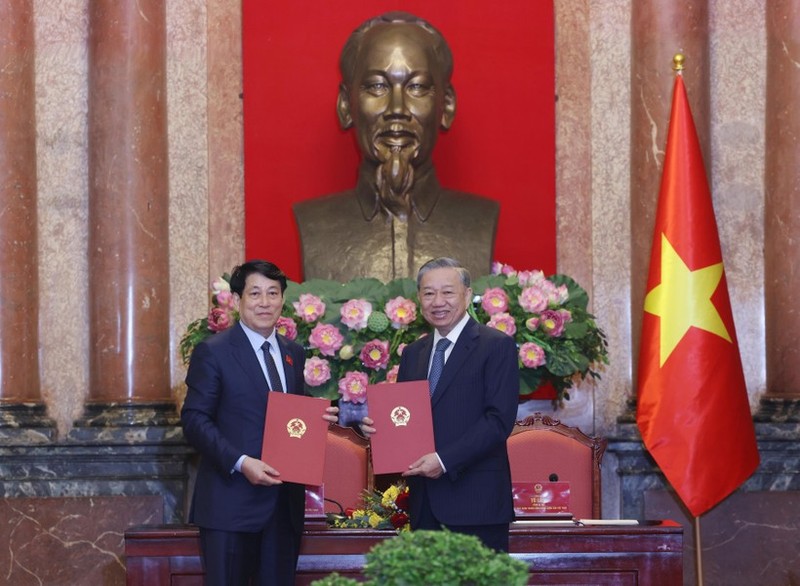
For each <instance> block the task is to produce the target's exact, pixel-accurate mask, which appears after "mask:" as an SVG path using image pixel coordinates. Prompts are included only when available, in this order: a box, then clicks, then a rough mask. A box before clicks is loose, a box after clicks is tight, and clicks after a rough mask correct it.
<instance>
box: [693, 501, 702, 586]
mask: <svg viewBox="0 0 800 586" xmlns="http://www.w3.org/2000/svg"><path fill="white" fill-rule="evenodd" d="M693 524H694V560H695V567H696V571H697V586H703V540H702V538H701V537H700V516H699V515H698V516H697V517H695V518H694V521H693Z"/></svg>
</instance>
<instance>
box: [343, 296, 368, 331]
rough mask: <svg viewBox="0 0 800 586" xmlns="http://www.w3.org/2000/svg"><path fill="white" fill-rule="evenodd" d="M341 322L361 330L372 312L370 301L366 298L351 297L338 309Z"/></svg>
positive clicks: (365, 325) (352, 328)
mask: <svg viewBox="0 0 800 586" xmlns="http://www.w3.org/2000/svg"><path fill="white" fill-rule="evenodd" d="M339 313H340V314H341V316H342V323H343V324H344V325H346V326H347V327H348V328H350V329H351V330H363V329H364V328H366V327H367V319H368V318H369V315H370V314H371V313H372V303H370V302H369V301H367V300H366V299H351V300H350V301H347V302H346V303H345V304H344V305H342V308H341V309H340V310H339Z"/></svg>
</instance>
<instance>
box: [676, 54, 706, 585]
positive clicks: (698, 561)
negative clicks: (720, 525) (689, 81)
mask: <svg viewBox="0 0 800 586" xmlns="http://www.w3.org/2000/svg"><path fill="white" fill-rule="evenodd" d="M685 61H686V57H685V56H684V55H683V53H675V56H674V57H673V58H672V69H674V70H675V75H683V64H684V62H685ZM692 526H693V527H694V564H695V572H696V574H697V586H703V538H702V536H701V533H700V515H697V516H696V517H692Z"/></svg>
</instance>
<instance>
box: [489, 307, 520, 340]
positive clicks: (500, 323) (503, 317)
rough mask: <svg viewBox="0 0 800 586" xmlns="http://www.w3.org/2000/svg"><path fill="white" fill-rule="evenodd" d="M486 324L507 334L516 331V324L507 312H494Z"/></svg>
mask: <svg viewBox="0 0 800 586" xmlns="http://www.w3.org/2000/svg"><path fill="white" fill-rule="evenodd" d="M486 325H487V326H489V327H490V328H494V329H496V330H499V331H501V332H503V333H505V334H508V335H509V336H513V335H514V334H516V333H517V324H516V323H514V318H513V317H511V316H510V315H509V314H507V313H495V314H494V315H493V316H492V317H491V318H489V323H488V324H486Z"/></svg>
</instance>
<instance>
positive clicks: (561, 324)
mask: <svg viewBox="0 0 800 586" xmlns="http://www.w3.org/2000/svg"><path fill="white" fill-rule="evenodd" d="M492 273H493V274H491V275H484V276H477V277H476V276H475V275H473V282H472V288H473V290H474V291H475V292H476V293H477V294H479V295H480V297H479V298H478V299H477V300H476V303H474V304H473V305H471V306H470V307H468V311H469V312H470V313H471V314H472V315H473V317H475V319H476V320H477V321H479V322H480V323H484V324H487V325H489V326H490V327H493V328H495V329H497V330H499V331H502V332H505V333H506V334H507V335H509V336H511V337H512V338H513V339H514V341H515V342H516V343H517V346H518V348H519V368H520V394H521V396H522V398H527V397H530V396H531V393H533V391H535V390H536V389H537V388H539V386H540V385H541V384H543V383H550V384H551V385H552V388H554V389H555V391H556V399H557V401H561V400H562V399H565V398H569V393H568V390H569V389H570V387H571V386H572V385H573V384H574V383H575V382H576V381H577V380H579V379H580V378H585V377H586V376H591V377H592V378H598V377H599V373H598V370H599V367H600V366H601V365H602V364H604V363H607V362H608V353H607V349H606V341H605V335H604V334H603V332H602V330H600V328H599V327H598V326H597V324H596V323H595V321H594V317H593V316H592V315H591V314H589V313H588V311H587V306H588V301H589V300H588V296H587V295H586V292H585V291H584V290H583V289H581V287H580V286H579V285H578V284H577V283H575V281H573V280H572V279H570V278H569V277H566V276H564V275H555V276H552V277H547V278H546V277H545V276H544V274H543V273H542V272H541V271H517V270H515V269H514V268H513V267H512V266H510V265H507V264H502V263H499V262H496V263H493V271H492ZM228 280H229V277H228V276H227V275H224V276H223V277H222V278H220V279H216V280H215V281H214V282H213V283H212V285H211V289H212V295H211V302H212V309H211V311H210V312H209V313H208V314H207V315H206V316H205V317H203V318H200V319H197V320H195V321H193V322H192V323H191V324H189V326H188V328H187V331H186V334H185V335H184V336H183V338H182V339H181V342H180V352H181V356H182V357H183V360H184V362H185V363H188V361H189V356H190V355H191V352H192V350H193V348H194V346H195V345H196V344H197V343H198V342H200V341H201V340H203V339H205V338H206V337H208V336H210V335H213V334H214V333H215V332H219V331H221V330H224V329H226V328H228V327H230V326H231V325H233V324H234V323H235V322H236V320H237V319H238V312H237V311H236V302H235V296H234V295H233V293H232V292H231V290H230V286H229V283H228ZM284 297H285V303H284V308H283V314H284V315H283V316H282V317H280V318H279V319H278V321H277V323H276V329H277V331H278V333H279V334H280V335H282V336H285V337H286V338H288V339H291V340H295V341H296V342H297V343H299V344H301V345H302V346H303V347H304V348H305V350H306V361H305V368H304V369H303V376H304V378H305V382H306V385H307V391H308V392H309V393H310V394H312V395H314V396H317V397H325V398H328V399H336V398H339V399H342V400H343V401H345V402H348V401H349V402H355V403H362V404H363V403H364V401H365V400H366V387H367V385H368V384H378V383H381V382H384V381H388V382H394V381H396V380H397V373H398V365H399V363H400V356H401V355H402V353H403V349H404V348H405V346H406V345H407V344H410V343H412V342H414V341H415V340H417V339H419V338H422V337H424V336H426V335H428V333H429V332H430V326H428V324H426V323H425V320H424V319H423V317H422V315H421V312H419V311H418V308H417V303H416V298H415V284H414V282H413V281H411V280H410V279H397V280H395V281H391V282H389V283H385V284H383V283H380V282H379V281H376V280H375V279H355V280H353V281H350V282H348V283H338V282H334V281H322V280H314V281H310V282H308V283H301V284H298V283H291V282H290V283H289V287H288V288H287V290H286V292H285V294H284ZM378 308H383V311H381V310H380V309H378ZM326 311H328V312H329V313H330V314H331V315H327V314H326ZM287 364H290V363H289V362H287ZM290 365H291V364H290ZM355 407H358V408H363V405H358V406H355ZM357 411H358V409H355V410H354V413H355V412H357Z"/></svg>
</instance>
